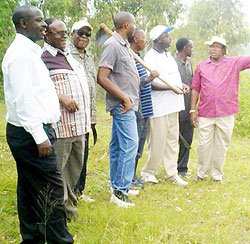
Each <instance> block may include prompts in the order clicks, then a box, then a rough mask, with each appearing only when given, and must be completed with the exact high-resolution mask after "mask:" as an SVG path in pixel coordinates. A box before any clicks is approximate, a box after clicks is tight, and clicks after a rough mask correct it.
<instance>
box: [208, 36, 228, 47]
mask: <svg viewBox="0 0 250 244" xmlns="http://www.w3.org/2000/svg"><path fill="white" fill-rule="evenodd" d="M215 42H216V43H219V44H221V45H223V46H224V47H227V43H226V40H225V39H224V38H222V37H219V36H213V37H212V39H211V40H210V41H206V42H204V44H206V45H208V46H211V45H213V44H214V43H215Z"/></svg>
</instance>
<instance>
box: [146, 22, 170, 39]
mask: <svg viewBox="0 0 250 244" xmlns="http://www.w3.org/2000/svg"><path fill="white" fill-rule="evenodd" d="M173 29H174V27H172V26H171V27H167V26H164V25H157V26H155V27H154V28H153V29H152V30H151V31H150V38H151V40H152V41H154V40H156V39H157V38H158V37H159V36H160V35H161V34H162V33H168V32H169V31H171V30H173Z"/></svg>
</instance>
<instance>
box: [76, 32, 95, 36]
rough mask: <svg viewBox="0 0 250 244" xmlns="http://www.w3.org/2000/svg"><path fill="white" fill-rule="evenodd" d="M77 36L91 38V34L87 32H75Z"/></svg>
mask: <svg viewBox="0 0 250 244" xmlns="http://www.w3.org/2000/svg"><path fill="white" fill-rule="evenodd" d="M76 33H77V35H78V36H83V35H85V36H86V37H91V32H87V31H77V32H76Z"/></svg>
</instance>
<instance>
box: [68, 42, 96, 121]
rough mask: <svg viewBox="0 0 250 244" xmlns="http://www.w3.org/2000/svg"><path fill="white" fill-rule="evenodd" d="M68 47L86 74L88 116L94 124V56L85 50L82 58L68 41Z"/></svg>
mask: <svg viewBox="0 0 250 244" xmlns="http://www.w3.org/2000/svg"><path fill="white" fill-rule="evenodd" d="M69 48H70V50H71V54H72V56H73V57H74V58H75V59H76V60H77V61H78V62H79V63H81V64H82V65H83V67H84V69H85V73H86V76H87V81H88V86H89V96H90V118H91V124H96V80H97V74H96V69H95V63H94V58H93V56H91V55H90V54H89V53H88V52H87V51H86V50H85V57H84V58H83V57H82V56H81V55H80V53H79V52H78V50H77V49H76V48H75V46H74V45H73V44H72V43H70V44H69Z"/></svg>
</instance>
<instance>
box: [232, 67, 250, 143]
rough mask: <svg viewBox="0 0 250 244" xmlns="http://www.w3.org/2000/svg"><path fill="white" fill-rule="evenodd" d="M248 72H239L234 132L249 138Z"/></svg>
mask: <svg viewBox="0 0 250 244" xmlns="http://www.w3.org/2000/svg"><path fill="white" fill-rule="evenodd" d="M249 91H250V73H249V71H245V72H241V75H240V91H239V108H240V111H239V113H238V114H237V115H236V116H235V126H234V130H235V133H236V134H237V135H238V136H240V137H248V138H250V116H249V114H250V99H249Z"/></svg>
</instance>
